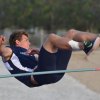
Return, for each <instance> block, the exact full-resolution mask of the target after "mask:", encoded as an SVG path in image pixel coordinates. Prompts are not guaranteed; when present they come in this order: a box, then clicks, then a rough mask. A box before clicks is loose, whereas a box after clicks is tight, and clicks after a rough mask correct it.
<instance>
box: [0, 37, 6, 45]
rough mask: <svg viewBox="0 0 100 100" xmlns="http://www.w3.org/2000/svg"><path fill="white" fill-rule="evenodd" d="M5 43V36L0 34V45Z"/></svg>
mask: <svg viewBox="0 0 100 100" xmlns="http://www.w3.org/2000/svg"><path fill="white" fill-rule="evenodd" d="M4 43H5V37H4V36H3V35H0V46H1V45H3V44H4Z"/></svg>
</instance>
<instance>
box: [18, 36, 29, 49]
mask: <svg viewBox="0 0 100 100" xmlns="http://www.w3.org/2000/svg"><path fill="white" fill-rule="evenodd" d="M16 46H19V47H22V48H25V49H27V50H28V49H29V47H30V42H29V38H28V37H27V36H26V35H22V39H21V40H20V41H19V40H16Z"/></svg>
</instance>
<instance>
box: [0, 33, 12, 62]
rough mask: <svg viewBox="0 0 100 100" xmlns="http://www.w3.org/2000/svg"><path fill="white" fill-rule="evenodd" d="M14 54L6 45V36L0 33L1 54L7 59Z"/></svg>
mask: <svg viewBox="0 0 100 100" xmlns="http://www.w3.org/2000/svg"><path fill="white" fill-rule="evenodd" d="M11 55H12V50H11V49H10V48H9V47H6V46H5V37H4V36H2V35H0V56H2V57H3V58H4V59H5V60H9V59H10V57H11Z"/></svg>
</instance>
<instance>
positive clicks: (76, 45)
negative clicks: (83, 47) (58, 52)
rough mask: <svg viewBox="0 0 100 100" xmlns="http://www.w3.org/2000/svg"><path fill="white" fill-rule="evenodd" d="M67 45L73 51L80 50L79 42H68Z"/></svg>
mask: <svg viewBox="0 0 100 100" xmlns="http://www.w3.org/2000/svg"><path fill="white" fill-rule="evenodd" d="M68 44H69V45H70V46H71V47H72V49H73V50H80V47H79V42H76V41H74V40H70V41H69V42H68Z"/></svg>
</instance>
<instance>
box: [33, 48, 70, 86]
mask: <svg viewBox="0 0 100 100" xmlns="http://www.w3.org/2000/svg"><path fill="white" fill-rule="evenodd" d="M71 54H72V50H60V49H59V50H58V51H57V52H56V53H50V52H48V51H46V50H45V49H44V48H43V47H42V48H41V50H40V54H39V62H38V67H37V69H36V70H35V72H42V71H56V70H66V68H67V65H68V63H69V60H70V57H71ZM64 74H65V73H58V74H44V75H34V79H35V80H36V81H37V82H38V86H41V85H44V84H50V83H56V82H57V81H59V80H60V79H61V78H62V77H63V76H64Z"/></svg>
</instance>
